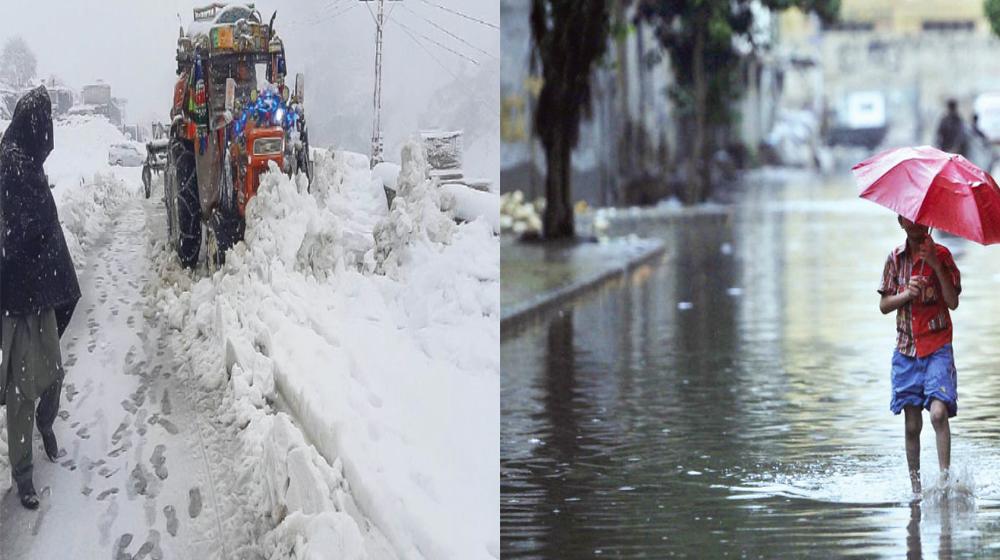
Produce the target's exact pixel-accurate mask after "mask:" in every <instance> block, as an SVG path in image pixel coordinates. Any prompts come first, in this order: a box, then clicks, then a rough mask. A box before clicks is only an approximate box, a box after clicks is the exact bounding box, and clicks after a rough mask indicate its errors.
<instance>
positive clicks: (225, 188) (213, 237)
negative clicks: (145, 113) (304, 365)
mask: <svg viewBox="0 0 1000 560" xmlns="http://www.w3.org/2000/svg"><path fill="white" fill-rule="evenodd" d="M274 19H275V16H274V15H272V16H271V20H270V22H269V23H266V24H265V23H263V22H262V20H261V17H260V13H259V12H258V11H256V10H255V9H254V6H253V4H232V5H226V4H218V3H216V4H210V5H208V6H205V7H203V8H196V9H195V10H194V22H193V23H192V24H191V25H190V26H189V27H188V29H187V31H186V32H185V30H184V29H183V28H182V29H181V31H180V37H179V38H178V40H177V75H178V80H177V83H176V85H175V87H174V98H173V105H172V107H171V111H170V117H171V124H170V133H169V149H168V153H167V163H166V169H165V173H164V176H165V180H164V201H165V203H166V208H167V224H168V232H169V238H170V242H171V245H172V246H173V247H174V248H175V249H176V251H177V256H178V257H179V259H180V261H181V263H182V264H183V265H184V266H186V267H189V268H193V267H194V266H195V265H197V263H198V262H199V260H200V259H199V257H200V256H201V254H202V250H203V246H204V250H205V252H206V253H207V257H208V262H209V265H210V267H211V266H218V265H219V264H221V263H222V262H223V260H224V258H225V252H226V250H227V249H229V248H230V247H232V246H233V245H234V244H235V243H236V242H237V241H239V240H240V239H242V237H243V231H244V227H245V221H244V216H245V213H246V206H247V203H248V202H249V201H250V199H251V198H252V197H253V196H254V195H255V194H256V193H257V188H258V186H259V185H260V175H261V174H262V173H264V172H266V171H267V170H268V167H269V165H270V164H271V163H272V162H273V163H274V164H275V165H276V166H277V167H278V169H280V170H282V171H284V172H285V173H288V174H290V175H291V174H295V173H298V172H302V173H305V174H306V175H307V177H311V176H312V165H311V162H310V157H309V139H308V130H307V128H306V121H305V112H304V107H303V89H304V82H303V78H302V75H301V74H298V75H297V76H296V79H295V90H294V91H291V90H290V89H289V88H288V86H287V85H286V84H285V49H284V45H283V44H282V42H281V39H280V37H278V34H277V33H276V32H275V30H274ZM203 233H204V235H203ZM203 240H204V243H203Z"/></svg>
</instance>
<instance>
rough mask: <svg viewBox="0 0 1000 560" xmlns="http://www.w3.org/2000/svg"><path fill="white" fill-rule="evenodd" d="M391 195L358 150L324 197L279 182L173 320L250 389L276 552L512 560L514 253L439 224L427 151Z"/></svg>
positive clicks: (196, 348) (165, 293)
mask: <svg viewBox="0 0 1000 560" xmlns="http://www.w3.org/2000/svg"><path fill="white" fill-rule="evenodd" d="M382 185H383V183H382V179H381V178H379V177H373V175H372V173H371V171H369V169H368V160H367V158H365V157H364V156H361V155H357V154H349V153H341V152H338V153H336V154H335V155H334V156H333V157H331V156H330V155H328V154H321V155H320V156H319V157H318V158H317V161H316V178H315V180H314V183H313V185H312V192H311V193H310V192H307V190H306V184H305V182H304V178H301V177H300V178H299V180H298V181H293V180H290V179H289V178H287V177H286V176H284V175H282V174H280V173H277V172H275V171H274V170H272V172H271V173H268V174H266V175H265V176H263V177H262V180H261V187H260V190H259V191H258V194H257V196H256V197H255V198H254V199H253V200H252V201H251V202H250V204H249V206H248V210H247V228H246V235H245V239H246V241H245V242H244V243H240V244H238V245H237V246H236V247H235V248H234V249H233V250H232V251H231V252H230V253H229V255H228V257H227V263H226V265H225V267H224V268H223V270H222V271H220V272H218V273H216V274H215V275H214V277H212V278H205V279H201V280H199V281H197V282H196V283H194V284H193V285H192V286H191V287H190V289H189V290H188V289H187V288H186V286H185V283H184V281H183V280H182V281H180V282H177V283H176V285H173V286H172V285H170V281H169V280H168V281H167V283H165V284H164V285H163V287H162V288H161V293H160V295H159V300H160V302H161V307H162V310H163V311H164V312H165V313H166V314H167V316H168V317H169V319H170V321H171V324H172V325H173V326H174V327H175V328H177V329H179V330H181V331H182V335H181V336H179V337H176V339H177V340H178V341H180V342H178V344H181V345H184V346H186V348H181V349H179V351H187V352H188V355H189V356H190V357H191V364H192V366H193V369H194V374H195V377H196V378H197V379H199V380H200V381H201V382H202V383H204V384H205V385H206V386H218V385H220V384H228V387H229V390H230V393H231V394H232V395H233V398H234V409H235V415H236V421H237V422H239V425H240V426H245V427H244V429H243V436H242V438H243V444H244V445H246V447H247V452H246V453H245V454H244V457H245V458H244V465H243V468H244V472H242V473H236V475H237V476H241V477H245V478H246V479H247V480H248V481H251V482H250V484H249V485H248V486H249V487H250V488H251V489H250V490H249V491H250V492H251V493H252V499H253V500H255V503H256V504H258V506H259V507H260V511H262V512H266V515H267V516H268V517H269V519H270V520H271V522H272V524H273V525H274V526H275V529H273V530H272V531H270V532H269V533H268V534H267V536H266V537H265V538H264V539H263V540H262V545H263V546H264V549H265V552H266V553H267V555H268V556H269V557H274V556H279V557H285V556H286V555H287V556H288V557H292V558H320V557H323V558H326V557H341V558H366V557H367V558H391V557H397V556H398V557H403V558H433V559H463V560H464V559H476V558H483V559H488V558H499V549H500V537H499V503H500V480H499V467H498V465H499V446H498V445H497V441H499V415H500V411H499V408H500V407H499V404H500V403H499V387H500V383H499V379H500V364H499V360H500V359H499V351H498V349H499V343H500V328H499V316H500V297H499V293H500V292H499V278H500V264H499V263H500V258H499V249H500V246H499V240H498V238H497V237H496V236H494V235H493V233H492V231H491V227H490V225H489V224H487V223H486V222H485V221H483V220H477V221H474V222H471V223H467V224H463V225H460V226H458V225H456V224H455V223H454V221H453V218H452V216H451V215H449V214H448V213H445V212H442V211H441V208H442V206H445V207H448V201H447V198H446V199H445V200H442V198H441V197H442V193H441V191H440V190H439V189H438V188H436V186H435V185H434V184H433V183H432V182H430V181H429V180H427V165H426V161H425V159H424V157H423V154H422V149H421V148H420V147H419V145H418V144H415V143H414V144H411V145H408V146H407V148H406V149H405V150H404V154H403V165H402V169H401V172H400V174H399V179H398V184H397V190H398V196H397V197H396V198H395V200H394V202H393V207H392V210H391V212H387V211H386V209H385V194H384V190H383V186H382ZM272 406H275V407H276V408H278V409H287V410H288V411H289V413H290V414H289V415H286V414H284V413H283V412H278V413H277V414H275V413H274V410H273V408H272ZM299 426H300V427H301V428H300V427H299ZM369 520H370V521H369ZM382 535H384V537H383V536H382ZM386 539H388V540H386ZM390 543H391V544H390ZM334 551H336V552H334Z"/></svg>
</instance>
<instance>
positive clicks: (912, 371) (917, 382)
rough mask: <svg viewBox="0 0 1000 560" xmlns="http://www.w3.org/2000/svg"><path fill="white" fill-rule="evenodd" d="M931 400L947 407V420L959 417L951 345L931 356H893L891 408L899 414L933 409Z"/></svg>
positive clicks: (894, 354)
mask: <svg viewBox="0 0 1000 560" xmlns="http://www.w3.org/2000/svg"><path fill="white" fill-rule="evenodd" d="M931 399H937V400H939V401H941V402H943V403H944V404H945V406H947V407H948V417H949V418H951V417H952V416H955V415H956V414H958V373H957V372H956V371H955V356H954V354H953V353H952V349H951V344H945V345H944V346H942V347H941V348H939V349H938V350H937V351H935V352H934V353H933V354H931V355H930V356H926V357H924V358H911V357H909V356H904V355H903V354H900V353H899V350H896V351H895V352H894V353H893V354H892V401H891V402H890V403H889V409H890V410H892V413H893V414H899V413H900V411H902V410H903V407H904V406H911V405H912V406H919V407H921V408H926V409H927V410H930V408H931Z"/></svg>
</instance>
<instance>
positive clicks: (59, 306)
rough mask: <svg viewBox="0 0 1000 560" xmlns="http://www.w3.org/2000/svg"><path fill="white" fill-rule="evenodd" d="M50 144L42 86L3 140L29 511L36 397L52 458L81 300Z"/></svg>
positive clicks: (9, 368)
mask: <svg viewBox="0 0 1000 560" xmlns="http://www.w3.org/2000/svg"><path fill="white" fill-rule="evenodd" d="M52 148H53V138H52V103H51V101H50V99H49V95H48V92H47V91H46V90H45V88H44V87H43V86H39V87H37V88H35V89H33V90H31V91H29V92H28V93H26V94H25V95H24V96H23V97H22V98H21V99H20V100H19V101H18V102H17V106H16V108H15V109H14V115H13V117H12V119H11V123H10V126H8V127H7V130H6V131H5V132H4V135H3V139H2V140H0V255H2V257H0V313H2V315H0V342H2V350H3V355H2V356H3V357H2V361H0V404H6V405H7V444H8V448H9V451H10V465H11V469H12V475H13V479H14V483H15V484H16V485H17V492H18V497H19V498H20V500H21V504H22V505H24V507H26V508H30V509H35V508H37V507H38V496H37V494H36V492H35V488H34V484H33V481H32V458H31V455H32V450H31V442H32V432H33V428H34V421H35V418H34V417H35V406H34V404H35V399H38V400H39V402H38V409H37V414H38V431H39V433H40V434H41V435H42V443H43V444H44V447H45V453H46V455H48V457H49V459H50V460H53V461H54V460H55V458H56V456H57V454H58V452H59V447H58V445H57V443H56V437H55V433H54V432H53V430H52V425H53V422H54V421H55V417H56V414H57V413H58V411H59V396H60V393H61V391H62V379H63V375H64V372H63V367H62V357H61V355H60V351H59V337H60V336H61V335H62V333H63V332H64V331H65V330H66V326H67V325H68V324H69V320H70V317H71V316H72V314H73V309H74V308H75V307H76V302H77V301H78V300H79V299H80V285H79V283H78V282H77V278H76V271H75V269H74V268H73V261H72V258H71V257H70V253H69V248H68V247H67V246H66V240H65V238H64V237H63V233H62V227H61V226H60V225H59V216H58V215H57V213H56V205H55V200H53V198H52V193H51V187H49V182H48V178H47V177H46V175H45V171H44V169H43V167H42V165H43V164H44V163H45V158H47V157H48V155H49V153H51V152H52Z"/></svg>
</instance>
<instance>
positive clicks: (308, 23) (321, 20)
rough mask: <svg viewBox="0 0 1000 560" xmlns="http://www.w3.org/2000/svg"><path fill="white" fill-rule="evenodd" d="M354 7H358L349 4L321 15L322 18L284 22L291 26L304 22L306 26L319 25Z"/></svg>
mask: <svg viewBox="0 0 1000 560" xmlns="http://www.w3.org/2000/svg"><path fill="white" fill-rule="evenodd" d="M356 7H358V5H357V4H350V5H349V6H347V7H346V8H344V9H342V10H340V11H339V12H334V13H331V14H330V15H328V16H326V17H322V18H319V19H313V20H301V21H295V22H291V23H286V24H285V25H286V26H289V27H292V26H296V25H303V24H305V25H306V27H315V26H317V25H319V24H321V23H326V22H329V21H333V20H335V19H337V18H338V17H340V16H342V15H344V14H346V13H347V12H349V11H351V10H353V9H354V8H356Z"/></svg>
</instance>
